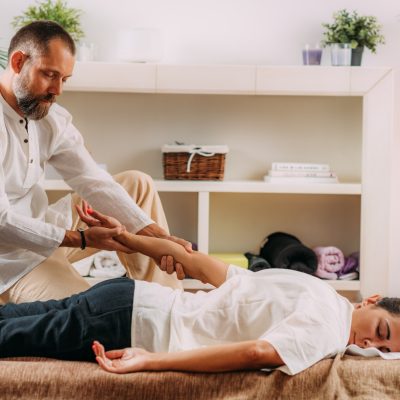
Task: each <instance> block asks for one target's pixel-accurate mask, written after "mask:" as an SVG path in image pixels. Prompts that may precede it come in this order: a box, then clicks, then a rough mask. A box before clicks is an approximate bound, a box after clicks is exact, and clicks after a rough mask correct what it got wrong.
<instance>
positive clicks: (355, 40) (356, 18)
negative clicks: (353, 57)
mask: <svg viewBox="0 0 400 400" xmlns="http://www.w3.org/2000/svg"><path fill="white" fill-rule="evenodd" d="M333 19H334V21H333V23H332V24H327V23H324V24H322V26H323V27H324V28H325V29H326V30H325V32H324V33H323V35H324V41H323V43H324V45H328V44H332V43H351V47H352V48H353V49H355V48H356V47H361V46H363V47H367V48H368V49H370V50H371V51H372V52H373V53H376V47H377V45H378V44H384V43H385V38H384V37H383V35H382V34H381V28H382V26H381V25H380V24H379V23H378V20H377V19H376V17H374V16H360V15H358V13H357V11H353V12H352V13H351V14H350V13H349V12H348V11H347V10H345V9H344V10H340V11H337V12H336V13H334V14H333Z"/></svg>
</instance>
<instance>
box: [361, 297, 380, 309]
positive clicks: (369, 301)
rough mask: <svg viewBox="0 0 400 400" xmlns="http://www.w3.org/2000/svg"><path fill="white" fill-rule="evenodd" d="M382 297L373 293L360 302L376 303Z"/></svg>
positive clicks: (365, 303) (365, 304)
mask: <svg viewBox="0 0 400 400" xmlns="http://www.w3.org/2000/svg"><path fill="white" fill-rule="evenodd" d="M381 298H382V296H381V295H379V294H373V295H372V296H369V297H367V298H366V299H364V300H363V301H362V302H361V305H362V306H368V305H370V304H376V303H377V302H378V301H379V300H380V299H381Z"/></svg>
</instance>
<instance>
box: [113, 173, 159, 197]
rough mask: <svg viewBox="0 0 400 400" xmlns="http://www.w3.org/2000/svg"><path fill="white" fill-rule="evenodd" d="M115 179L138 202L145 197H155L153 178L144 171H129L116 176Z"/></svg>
mask: <svg viewBox="0 0 400 400" xmlns="http://www.w3.org/2000/svg"><path fill="white" fill-rule="evenodd" d="M114 179H115V180H116V181H117V182H118V183H119V184H120V185H121V186H122V187H124V188H125V190H126V191H127V192H128V193H129V194H130V195H131V196H133V197H135V198H136V199H135V200H136V201H137V202H140V200H141V199H142V200H143V198H144V197H148V196H149V195H153V194H154V192H155V188H154V181H153V179H152V177H151V176H150V175H148V174H146V173H144V172H142V171H137V170H129V171H124V172H121V173H119V174H117V175H115V176H114Z"/></svg>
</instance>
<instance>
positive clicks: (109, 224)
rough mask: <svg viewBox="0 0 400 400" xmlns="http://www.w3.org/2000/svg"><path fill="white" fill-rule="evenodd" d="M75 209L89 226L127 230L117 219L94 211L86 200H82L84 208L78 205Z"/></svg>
mask: <svg viewBox="0 0 400 400" xmlns="http://www.w3.org/2000/svg"><path fill="white" fill-rule="evenodd" d="M75 207H76V211H77V212H78V215H79V218H80V219H81V220H82V221H83V222H85V223H86V224H87V225H88V226H101V227H103V228H119V227H121V228H123V230H125V227H124V226H123V225H122V224H121V223H120V222H119V221H118V220H117V219H116V218H114V217H110V216H109V215H104V214H102V213H101V212H99V211H96V210H93V209H92V208H91V207H90V206H89V204H88V202H87V201H86V200H82V206H79V205H76V206H75Z"/></svg>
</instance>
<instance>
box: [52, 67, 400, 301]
mask: <svg viewBox="0 0 400 400" xmlns="http://www.w3.org/2000/svg"><path fill="white" fill-rule="evenodd" d="M65 89H66V90H67V91H77V92H114V93H115V92H118V93H147V94H151V93H153V94H161V93H164V94H165V93H169V94H171V93H181V94H190V95H199V94H213V95H227V94H229V95H255V96H331V97H337V96H341V97H349V96H356V97H360V98H362V122H363V123H362V149H361V153H362V167H361V182H352V183H340V184H329V185H327V184H317V185H311V184H307V185H306V184H299V185H297V184H296V185H292V184H290V185H281V184H268V183H264V182H261V181H248V180H247V181H228V180H227V181H224V182H181V181H180V182H175V181H163V180H156V187H157V189H158V190H159V191H160V192H172V193H178V192H181V193H182V192H188V193H196V194H197V200H198V201H197V217H198V226H197V239H198V246H199V249H200V250H201V251H204V252H208V249H209V223H210V196H211V195H213V194H216V193H237V194H238V193H248V194H257V193H259V194H280V195H286V194H287V195H291V194H304V195H309V194H310V195H314V194H317V195H329V196H359V197H360V199H361V226H360V254H361V280H360V281H334V282H330V283H331V284H332V285H333V287H335V288H336V289H337V290H350V291H361V293H362V294H363V295H369V294H372V293H382V294H385V295H399V294H400V289H399V287H400V286H399V285H398V284H397V283H398V282H400V267H399V261H398V256H397V254H396V251H397V248H399V247H400V246H399V244H400V243H399V238H398V235H397V232H396V229H397V226H398V224H399V222H400V211H399V207H398V204H400V189H399V186H400V185H398V184H397V185H396V182H400V157H398V155H397V153H398V149H399V148H400V138H399V136H400V135H399V132H400V124H399V116H398V115H399V113H398V110H399V109H400V101H399V93H400V91H399V79H398V71H397V70H395V69H393V68H357V67H356V68H354V67H348V68H347V67H340V68H338V67H275V66H274V67H268V66H232V65H230V66H219V65H216V66H206V65H202V66H196V65H195V66H192V65H184V66H175V65H156V64H112V63H77V65H76V68H75V72H74V76H73V77H72V78H71V79H70V81H69V82H68V84H67V85H66V87H65ZM45 186H46V189H47V190H49V191H51V190H69V188H68V187H67V186H66V185H65V183H64V182H59V181H47V182H45ZM188 285H189V286H191V287H193V288H197V287H198V283H197V282H194V281H193V282H191V283H190V284H189V282H188V283H187V286H188ZM200 287H203V286H200Z"/></svg>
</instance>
